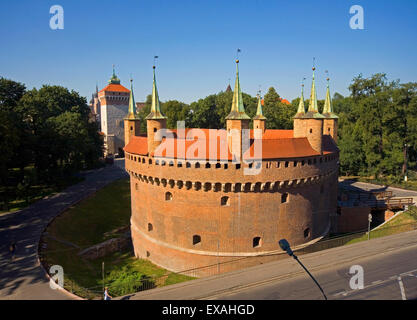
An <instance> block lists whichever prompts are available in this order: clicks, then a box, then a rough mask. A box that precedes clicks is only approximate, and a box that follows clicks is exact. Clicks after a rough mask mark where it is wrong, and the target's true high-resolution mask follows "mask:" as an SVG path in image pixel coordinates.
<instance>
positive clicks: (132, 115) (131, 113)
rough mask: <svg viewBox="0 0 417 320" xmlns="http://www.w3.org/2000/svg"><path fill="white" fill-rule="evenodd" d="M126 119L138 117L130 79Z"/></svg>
mask: <svg viewBox="0 0 417 320" xmlns="http://www.w3.org/2000/svg"><path fill="white" fill-rule="evenodd" d="M126 119H139V117H138V115H137V114H136V104H135V97H134V96H133V80H132V79H130V96H129V111H128V113H127V117H126Z"/></svg>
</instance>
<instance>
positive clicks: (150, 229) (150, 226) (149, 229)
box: [148, 223, 153, 231]
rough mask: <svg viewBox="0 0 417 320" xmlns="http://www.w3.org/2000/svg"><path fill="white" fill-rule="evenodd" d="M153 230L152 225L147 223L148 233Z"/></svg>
mask: <svg viewBox="0 0 417 320" xmlns="http://www.w3.org/2000/svg"><path fill="white" fill-rule="evenodd" d="M152 230H153V225H152V223H148V231H152Z"/></svg>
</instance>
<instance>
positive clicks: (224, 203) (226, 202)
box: [220, 196, 230, 206]
mask: <svg viewBox="0 0 417 320" xmlns="http://www.w3.org/2000/svg"><path fill="white" fill-rule="evenodd" d="M220 204H221V205H222V206H229V205H230V199H229V197H226V196H225V197H222V198H221V200H220Z"/></svg>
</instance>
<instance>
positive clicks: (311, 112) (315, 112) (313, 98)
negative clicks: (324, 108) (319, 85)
mask: <svg viewBox="0 0 417 320" xmlns="http://www.w3.org/2000/svg"><path fill="white" fill-rule="evenodd" d="M315 70H316V68H315V67H313V82H312V84H311V93H310V103H309V105H308V111H307V113H306V114H305V116H304V118H320V119H321V118H324V117H323V115H322V114H320V112H319V108H318V106H317V93H316V80H315V77H314V71H315Z"/></svg>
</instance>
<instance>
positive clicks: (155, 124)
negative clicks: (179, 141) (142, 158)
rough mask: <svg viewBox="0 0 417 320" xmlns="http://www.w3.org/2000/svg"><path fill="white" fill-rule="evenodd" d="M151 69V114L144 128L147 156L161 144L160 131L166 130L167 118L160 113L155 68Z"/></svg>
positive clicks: (147, 117)
mask: <svg viewBox="0 0 417 320" xmlns="http://www.w3.org/2000/svg"><path fill="white" fill-rule="evenodd" d="M152 68H153V85H152V106H151V112H150V113H149V114H148V115H147V116H146V118H145V119H146V126H147V133H148V154H149V155H151V153H153V152H154V151H155V149H156V148H157V147H158V146H159V145H160V144H161V139H162V135H161V132H160V130H161V129H166V127H167V117H165V116H164V114H163V113H162V111H161V105H160V102H159V96H158V90H157V88H156V78H155V66H153V67H152Z"/></svg>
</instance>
